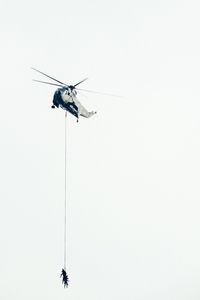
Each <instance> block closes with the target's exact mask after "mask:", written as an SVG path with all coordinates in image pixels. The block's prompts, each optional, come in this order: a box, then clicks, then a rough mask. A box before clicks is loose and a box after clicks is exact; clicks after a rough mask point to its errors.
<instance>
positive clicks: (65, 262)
mask: <svg viewBox="0 0 200 300" xmlns="http://www.w3.org/2000/svg"><path fill="white" fill-rule="evenodd" d="M66 267H67V112H65V197H64V270H66Z"/></svg>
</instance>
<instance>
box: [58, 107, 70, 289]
mask: <svg viewBox="0 0 200 300" xmlns="http://www.w3.org/2000/svg"><path fill="white" fill-rule="evenodd" d="M64 134H65V146H64V148H65V153H64V159H65V164H64V168H65V171H64V173H65V176H64V180H65V182H64V186H65V191H64V267H63V269H62V272H61V275H60V277H62V283H63V284H64V287H68V281H69V278H68V275H67V272H66V268H67V112H65V133H64Z"/></svg>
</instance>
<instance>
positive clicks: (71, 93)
mask: <svg viewBox="0 0 200 300" xmlns="http://www.w3.org/2000/svg"><path fill="white" fill-rule="evenodd" d="M32 69H33V70H35V71H37V72H38V73H41V74H43V75H45V76H46V77H48V78H50V79H53V80H54V81H56V82H58V83H59V84H55V83H50V82H46V81H40V80H34V81H37V82H41V83H45V84H50V85H54V86H59V88H58V89H57V90H56V91H55V93H54V97H53V105H52V108H55V107H57V108H59V107H61V108H62V109H64V110H66V111H68V112H70V113H71V114H72V115H74V116H75V117H76V118H77V121H78V119H79V116H82V117H85V118H90V117H91V116H93V115H94V114H96V112H94V111H88V110H87V109H86V108H85V107H84V106H83V105H82V104H81V103H80V101H78V99H77V91H76V86H77V85H79V84H80V83H82V82H83V81H85V80H86V79H87V78H86V79H84V80H82V81H80V82H78V83H77V84H75V85H67V84H65V83H63V82H61V81H58V80H57V79H55V78H53V77H51V76H49V75H47V74H45V73H43V72H41V71H39V70H37V69H34V68H32Z"/></svg>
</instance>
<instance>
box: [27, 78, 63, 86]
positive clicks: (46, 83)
mask: <svg viewBox="0 0 200 300" xmlns="http://www.w3.org/2000/svg"><path fill="white" fill-rule="evenodd" d="M32 80H33V81H36V82H40V83H45V84H50V85H55V86H60V87H63V85H61V84H56V83H51V82H47V81H41V80H36V79H32Z"/></svg>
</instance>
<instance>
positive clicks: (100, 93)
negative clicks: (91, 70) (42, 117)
mask: <svg viewBox="0 0 200 300" xmlns="http://www.w3.org/2000/svg"><path fill="white" fill-rule="evenodd" d="M76 90H77V91H83V92H87V93H93V94H99V95H104V96H111V97H117V98H123V96H119V95H114V94H107V93H102V92H96V91H91V90H85V89H76Z"/></svg>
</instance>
